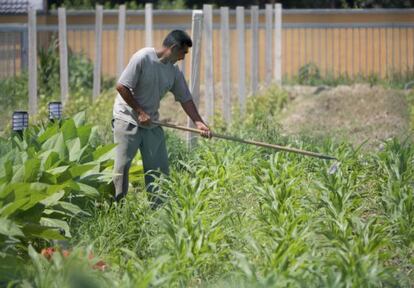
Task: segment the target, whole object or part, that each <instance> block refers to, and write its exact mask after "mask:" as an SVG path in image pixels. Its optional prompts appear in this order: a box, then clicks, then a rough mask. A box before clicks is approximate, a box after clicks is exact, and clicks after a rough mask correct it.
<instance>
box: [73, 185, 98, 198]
mask: <svg viewBox="0 0 414 288" xmlns="http://www.w3.org/2000/svg"><path fill="white" fill-rule="evenodd" d="M77 184H78V185H79V189H80V192H82V193H83V194H84V195H85V196H89V197H97V196H99V191H98V190H97V189H96V188H94V187H92V186H89V185H87V184H84V183H80V182H78V183H77Z"/></svg>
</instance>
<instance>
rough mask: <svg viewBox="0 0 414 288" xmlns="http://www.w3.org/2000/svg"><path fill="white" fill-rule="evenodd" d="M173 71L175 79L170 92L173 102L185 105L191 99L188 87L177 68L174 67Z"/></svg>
mask: <svg viewBox="0 0 414 288" xmlns="http://www.w3.org/2000/svg"><path fill="white" fill-rule="evenodd" d="M174 69H175V79H174V84H173V86H172V87H171V89H170V91H171V92H172V93H173V94H174V98H175V101H178V102H180V103H185V102H187V101H189V100H192V99H193V97H192V96H191V92H190V89H188V85H187V82H186V81H185V78H184V75H183V72H181V71H180V69H178V67H177V66H175V67H174Z"/></svg>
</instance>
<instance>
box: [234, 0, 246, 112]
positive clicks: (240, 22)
mask: <svg viewBox="0 0 414 288" xmlns="http://www.w3.org/2000/svg"><path fill="white" fill-rule="evenodd" d="M236 22H237V39H238V47H237V50H238V62H239V67H238V69H239V85H238V86H239V107H240V115H242V116H243V115H244V113H245V110H246V48H245V41H244V33H245V29H244V28H245V27H244V7H241V6H237V7H236Z"/></svg>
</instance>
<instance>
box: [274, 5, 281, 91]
mask: <svg viewBox="0 0 414 288" xmlns="http://www.w3.org/2000/svg"><path fill="white" fill-rule="evenodd" d="M275 82H276V84H277V85H281V84H282V4H276V9H275Z"/></svg>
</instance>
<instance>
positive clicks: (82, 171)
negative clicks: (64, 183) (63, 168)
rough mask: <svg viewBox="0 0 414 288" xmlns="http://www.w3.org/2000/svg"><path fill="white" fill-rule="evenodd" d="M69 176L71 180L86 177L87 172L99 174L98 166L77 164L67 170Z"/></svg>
mask: <svg viewBox="0 0 414 288" xmlns="http://www.w3.org/2000/svg"><path fill="white" fill-rule="evenodd" d="M69 171H70V174H71V175H72V177H73V178H76V177H78V176H83V175H87V174H88V173H87V172H96V171H98V172H99V165H98V164H95V163H92V164H89V163H88V164H78V165H74V166H72V167H70V168H69Z"/></svg>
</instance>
